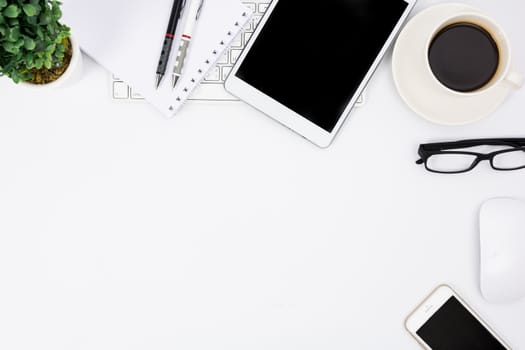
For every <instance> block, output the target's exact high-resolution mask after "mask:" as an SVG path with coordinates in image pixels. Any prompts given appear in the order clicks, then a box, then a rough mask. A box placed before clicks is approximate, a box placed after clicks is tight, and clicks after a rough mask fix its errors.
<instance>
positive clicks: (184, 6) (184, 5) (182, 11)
mask: <svg viewBox="0 0 525 350" xmlns="http://www.w3.org/2000/svg"><path fill="white" fill-rule="evenodd" d="M186 2H187V0H183V1H182V6H181V8H180V13H179V19H181V18H182V14H183V13H184V9H185V8H186Z"/></svg>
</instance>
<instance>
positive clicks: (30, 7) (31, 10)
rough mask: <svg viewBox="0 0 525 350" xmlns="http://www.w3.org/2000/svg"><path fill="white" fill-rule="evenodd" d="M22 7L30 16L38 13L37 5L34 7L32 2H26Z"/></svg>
mask: <svg viewBox="0 0 525 350" xmlns="http://www.w3.org/2000/svg"><path fill="white" fill-rule="evenodd" d="M0 1H1V0H0ZM22 9H23V10H24V13H25V14H26V15H27V16H28V17H33V16H34V15H36V12H37V11H36V7H34V6H33V5H31V4H25V5H24V6H23V7H22Z"/></svg>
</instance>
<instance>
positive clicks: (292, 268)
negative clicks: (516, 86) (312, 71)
mask: <svg viewBox="0 0 525 350" xmlns="http://www.w3.org/2000/svg"><path fill="white" fill-rule="evenodd" d="M430 3H431V1H421V2H420V4H419V5H418V7H417V9H416V11H418V10H420V9H422V8H424V7H426V6H428V5H429V4H430ZM468 3H472V4H475V5H478V7H481V8H483V9H485V10H486V11H487V12H488V13H489V14H491V15H492V16H493V17H494V18H496V19H497V20H499V21H500V22H501V23H502V25H503V26H504V27H505V28H506V30H507V32H508V34H509V36H510V38H511V40H512V42H513V44H514V46H515V62H516V65H517V66H518V67H519V68H520V69H521V71H525V42H524V41H523V33H524V32H525V24H524V23H525V22H524V17H523V13H524V12H525V11H524V10H525V5H523V3H522V2H521V1H519V0H512V1H511V0H505V1H489V0H486V1H474V0H473V1H468ZM390 61H391V59H390V57H388V58H387V59H386V60H385V62H384V63H383V65H382V67H381V68H380V69H379V71H378V72H377V74H376V75H375V77H374V78H373V81H372V82H371V84H370V86H369V88H368V97H367V98H368V102H367V104H366V106H365V107H363V108H360V109H359V110H356V111H355V112H354V113H353V115H352V116H351V118H350V119H349V121H348V122H347V123H346V126H345V127H344V129H343V130H342V132H341V134H340V135H339V137H338V138H337V140H336V142H335V144H334V145H333V146H332V147H331V148H330V149H328V150H320V149H318V148H316V147H314V146H313V145H311V144H310V143H308V142H306V141H305V140H303V139H302V138H300V137H298V136H296V135H295V134H292V133H291V132H290V131H288V130H287V129H285V128H283V127H282V126H280V125H278V124H277V123H275V122H273V121H272V120H270V119H269V118H267V117H265V116H263V115H262V114H260V113H258V112H256V111H254V110H252V109H251V108H250V107H248V106H245V105H243V104H242V103H236V104H233V105H232V104H220V103H215V104H210V103H206V104H201V103H190V104H189V105H188V106H187V107H186V108H185V109H184V110H183V112H182V113H180V115H178V117H177V118H175V119H173V120H165V119H163V117H161V116H160V115H159V114H157V113H156V112H155V111H154V110H153V109H152V108H151V107H149V106H147V105H140V104H138V105H137V104H118V103H113V102H112V101H110V99H109V98H108V96H109V94H108V85H109V84H108V81H107V79H108V76H107V73H106V72H105V71H104V70H102V69H101V68H100V67H98V66H97V65H95V64H94V63H93V62H92V61H90V60H87V62H86V67H85V77H84V78H83V80H82V81H81V82H80V83H78V84H77V85H75V86H74V87H72V88H70V89H67V90H60V91H56V92H42V93H35V92H33V91H23V90H21V89H19V88H13V87H12V86H11V83H10V82H9V81H7V80H6V79H2V80H1V82H0V89H1V94H0V103H1V106H2V112H1V115H0V348H1V349H7V350H33V349H39V350H47V349H52V350H62V349H64V350H66V349H67V350H71V349H80V350H86V349H90V350H91V349H97V350H106V349H108V350H110V349H111V350H124V349H125V350H131V349H133V350H134V349H137V350H138V349H157V350H164V349H166V350H167V349H180V350H209V349H224V350H226V349H228V350H246V349H282V350H285V349H287V350H288V349H302V350H305V349H312V350H313V349H316V350H318V349H323V350H324V349H331V350H337V349H341V350H342V349H418V345H417V344H416V342H415V341H414V340H412V338H411V337H410V336H409V334H408V333H407V332H406V331H405V330H404V328H403V321H404V319H405V317H406V316H407V314H408V313H409V312H410V311H411V310H412V309H413V308H414V307H415V306H416V305H417V304H418V303H419V302H420V301H421V299H422V298H423V297H425V296H426V295H427V293H429V292H430V291H431V290H432V289H433V288H434V287H435V286H437V285H438V284H440V283H449V284H452V285H453V286H455V287H456V289H457V290H458V291H459V292H460V293H461V294H463V296H464V297H465V298H466V299H467V300H468V301H469V302H470V303H471V304H472V305H473V306H474V308H475V309H477V310H478V311H479V312H480V313H481V314H482V315H483V316H484V317H485V318H486V319H487V321H488V322H489V324H491V325H492V326H494V328H496V329H497V330H498V331H499V333H501V335H502V336H503V337H504V338H505V339H506V340H507V341H508V342H509V343H510V344H511V345H512V346H513V347H514V348H515V349H519V348H521V349H525V326H524V325H525V300H522V301H521V302H518V303H514V304H509V305H501V306H497V305H490V304H488V303H487V302H485V301H484V299H483V298H482V297H481V295H480V291H479V277H478V259H479V252H478V248H479V243H478V226H477V212H478V209H479V207H480V205H481V204H482V202H483V201H484V200H486V199H488V198H491V197H495V196H513V197H518V198H525V186H523V181H524V180H525V173H524V172H511V173H497V172H494V171H492V170H490V169H489V168H488V166H487V165H482V166H479V168H477V169H476V170H475V171H473V172H471V173H469V174H465V175H459V176H440V175H432V174H430V173H427V172H425V171H424V170H423V168H422V167H420V166H416V164H415V163H414V161H415V160H416V159H417V153H416V151H417V146H418V145H419V143H421V142H429V141H435V140H456V139H463V138H472V137H501V136H525V113H524V112H525V89H522V90H521V91H519V92H517V93H515V94H514V95H512V96H511V97H510V98H509V100H508V101H507V102H506V103H505V105H504V106H503V107H502V108H501V109H499V111H498V112H496V113H495V114H494V115H492V116H491V117H490V118H488V119H486V120H484V121H482V122H479V123H477V124H475V125H471V126H466V127H440V126H436V125H433V124H430V123H428V122H426V121H424V120H422V119H420V118H419V117H417V116H416V115H414V114H413V113H412V112H411V111H409V110H408V109H407V107H406V106H405V105H404V104H403V102H402V101H401V99H400V98H399V97H398V95H397V93H396V92H395V90H394V86H393V82H392V76H391V74H390Z"/></svg>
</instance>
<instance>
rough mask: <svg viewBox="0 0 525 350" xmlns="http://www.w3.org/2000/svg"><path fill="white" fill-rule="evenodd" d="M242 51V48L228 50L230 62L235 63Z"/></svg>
mask: <svg viewBox="0 0 525 350" xmlns="http://www.w3.org/2000/svg"><path fill="white" fill-rule="evenodd" d="M241 53H242V50H234V49H233V50H231V51H230V59H231V62H232V63H235V62H237V60H238V59H239V56H240V55H241Z"/></svg>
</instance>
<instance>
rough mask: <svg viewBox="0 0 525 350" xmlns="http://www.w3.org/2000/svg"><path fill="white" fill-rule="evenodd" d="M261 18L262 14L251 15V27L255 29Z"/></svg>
mask: <svg viewBox="0 0 525 350" xmlns="http://www.w3.org/2000/svg"><path fill="white" fill-rule="evenodd" d="M261 18H262V16H253V17H252V22H253V25H252V28H253V30H255V28H257V26H258V25H259V22H260V21H261Z"/></svg>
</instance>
